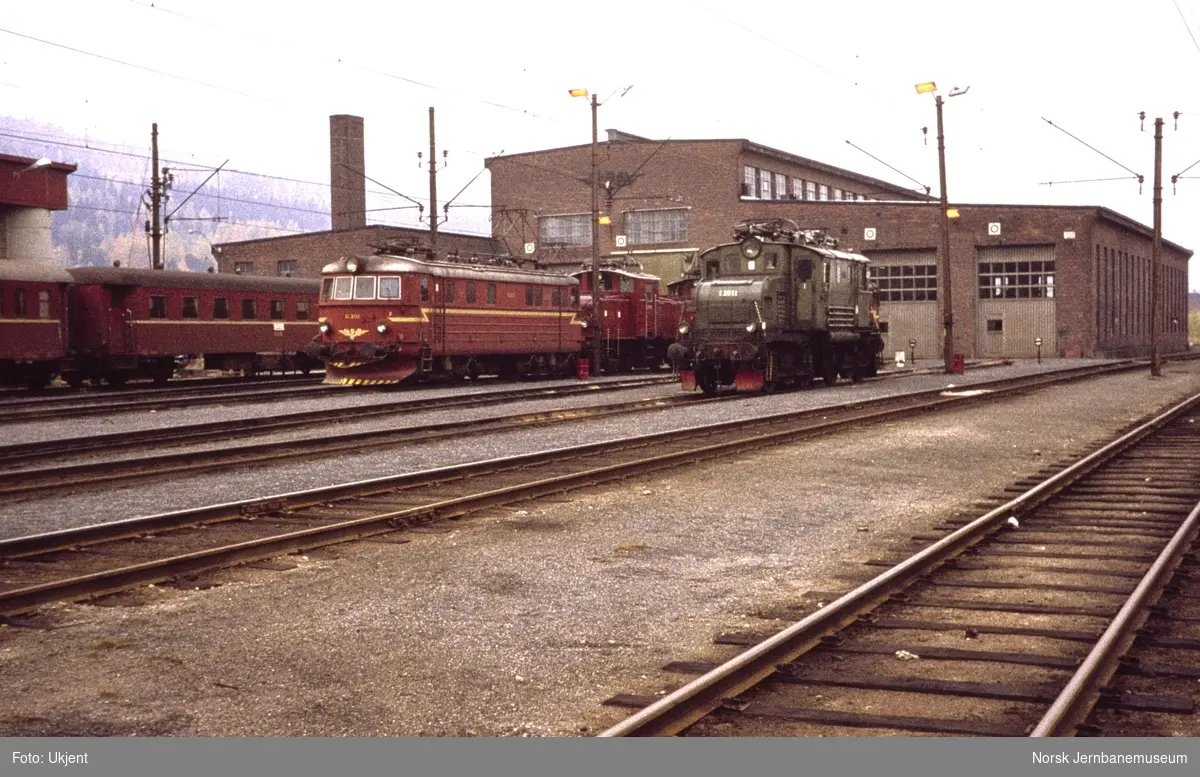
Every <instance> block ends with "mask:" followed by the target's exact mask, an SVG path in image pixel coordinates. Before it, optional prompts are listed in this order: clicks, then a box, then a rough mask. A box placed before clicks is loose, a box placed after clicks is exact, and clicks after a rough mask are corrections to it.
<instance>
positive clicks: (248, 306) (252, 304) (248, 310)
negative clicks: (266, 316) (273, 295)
mask: <svg viewBox="0 0 1200 777" xmlns="http://www.w3.org/2000/svg"><path fill="white" fill-rule="evenodd" d="M256 318H258V300H256V299H255V298H254V297H243V298H242V320H243V321H253V320H254V319H256Z"/></svg>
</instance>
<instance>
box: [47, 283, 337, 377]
mask: <svg viewBox="0 0 1200 777" xmlns="http://www.w3.org/2000/svg"><path fill="white" fill-rule="evenodd" d="M67 272H68V273H70V276H71V279H72V280H73V285H72V286H71V288H70V291H69V296H70V343H71V354H70V356H69V357H68V358H67V359H66V360H64V362H63V368H62V376H63V378H64V379H65V380H66V381H67V382H68V383H70V384H71V385H79V384H81V383H82V382H83V381H84V380H85V379H94V378H104V379H105V380H106V381H107V382H108V383H109V384H111V385H114V386H119V385H122V384H123V383H125V382H126V381H127V380H129V379H130V378H133V377H149V378H153V379H154V380H155V381H156V382H165V381H166V380H168V379H169V378H170V377H171V374H172V373H173V372H174V370H175V367H176V365H177V363H178V362H179V361H180V360H182V359H184V358H187V359H191V358H195V357H197V356H199V355H203V356H204V366H205V368H206V369H225V370H234V369H236V370H243V371H245V372H247V373H251V374H252V373H255V372H260V371H265V370H292V369H295V370H300V371H301V372H307V371H308V370H309V369H311V368H312V367H313V366H315V363H314V362H313V361H311V360H310V359H309V358H308V357H307V356H306V355H305V353H304V348H305V346H306V345H307V344H308V342H309V340H311V339H312V337H313V335H314V334H315V333H316V331H317V321H316V310H315V302H316V298H317V292H318V288H319V284H318V282H317V281H315V280H304V279H300V278H268V277H259V276H243V275H215V274H211V273H190V272H175V271H166V270H137V269H123V268H115V267H75V268H71V269H69V270H67Z"/></svg>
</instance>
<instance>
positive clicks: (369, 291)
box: [354, 275, 375, 299]
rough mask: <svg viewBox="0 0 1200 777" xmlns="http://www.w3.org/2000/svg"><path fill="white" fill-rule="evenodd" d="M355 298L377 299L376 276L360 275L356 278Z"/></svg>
mask: <svg viewBox="0 0 1200 777" xmlns="http://www.w3.org/2000/svg"><path fill="white" fill-rule="evenodd" d="M354 298H355V299H375V276H374V275H360V276H358V277H357V278H355V279H354Z"/></svg>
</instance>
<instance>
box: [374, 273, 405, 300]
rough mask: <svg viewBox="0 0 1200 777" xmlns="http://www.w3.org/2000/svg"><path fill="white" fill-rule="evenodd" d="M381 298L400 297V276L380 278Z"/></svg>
mask: <svg viewBox="0 0 1200 777" xmlns="http://www.w3.org/2000/svg"><path fill="white" fill-rule="evenodd" d="M379 298H380V299H400V279H399V278H380V279H379Z"/></svg>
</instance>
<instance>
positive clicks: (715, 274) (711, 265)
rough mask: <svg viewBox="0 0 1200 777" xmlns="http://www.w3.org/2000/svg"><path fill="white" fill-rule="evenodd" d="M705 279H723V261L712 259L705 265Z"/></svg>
mask: <svg viewBox="0 0 1200 777" xmlns="http://www.w3.org/2000/svg"><path fill="white" fill-rule="evenodd" d="M704 277H705V278H719V277H721V261H720V260H719V259H711V260H709V261H708V262H707V263H706V264H705V265H704Z"/></svg>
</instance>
